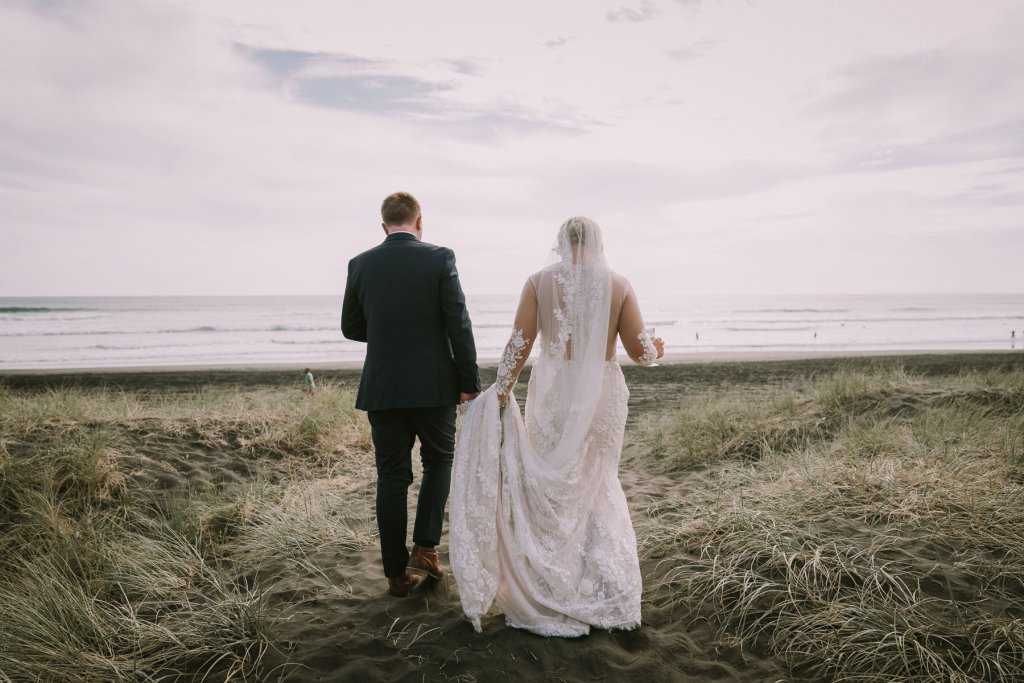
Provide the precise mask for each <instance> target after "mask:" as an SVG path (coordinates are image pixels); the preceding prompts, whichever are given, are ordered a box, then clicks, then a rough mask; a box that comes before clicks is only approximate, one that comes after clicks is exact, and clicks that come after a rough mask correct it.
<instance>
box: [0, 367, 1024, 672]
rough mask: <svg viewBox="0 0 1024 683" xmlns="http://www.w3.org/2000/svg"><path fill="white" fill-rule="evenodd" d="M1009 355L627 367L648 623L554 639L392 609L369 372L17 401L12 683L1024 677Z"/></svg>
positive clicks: (7, 558) (6, 567)
mask: <svg viewBox="0 0 1024 683" xmlns="http://www.w3.org/2000/svg"><path fill="white" fill-rule="evenodd" d="M1015 358H1016V357H1011V356H995V355H991V356H982V355H976V356H950V357H948V358H943V357H928V358H924V357H922V358H918V359H903V360H878V361H875V360H865V359H858V360H847V361H823V360H814V361H794V362H787V363H732V364H729V363H719V364H707V365H678V366H673V365H665V366H663V367H660V368H656V369H654V370H648V369H644V368H640V369H630V368H626V369H625V370H626V375H627V379H628V381H629V382H630V390H631V412H632V415H631V422H630V424H629V427H628V428H627V436H626V438H627V448H626V450H625V451H624V455H623V467H622V474H621V476H622V478H623V483H624V487H625V488H626V489H627V495H629V496H630V504H631V509H632V511H633V515H634V524H635V526H636V529H637V538H638V542H639V544H640V557H641V566H642V568H643V570H644V575H645V576H644V598H643V599H644V605H643V610H644V625H643V627H642V628H641V629H639V630H638V631H635V632H630V633H628V634H616V633H603V632H596V633H594V634H592V635H591V636H589V637H588V638H586V639H581V640H570V641H558V642H552V641H544V643H543V645H541V644H540V643H539V642H538V640H537V639H536V638H535V637H534V636H531V635H530V634H524V633H522V632H520V631H517V630H516V629H507V628H504V627H503V626H502V625H501V620H500V617H498V616H497V615H494V616H493V617H492V618H490V621H489V622H488V623H489V626H488V628H487V629H485V633H484V634H481V635H480V636H473V635H472V632H471V628H470V627H469V626H468V625H467V624H466V623H464V621H463V620H462V618H461V609H460V607H459V602H458V594H457V587H456V586H455V585H454V584H453V583H445V582H440V584H439V585H436V586H434V587H433V589H426V590H424V591H421V592H419V593H418V594H417V596H415V597H410V598H408V599H405V600H398V601H395V600H392V599H389V598H388V597H387V595H386V593H385V592H384V588H383V586H382V580H381V577H380V569H379V555H378V550H377V548H376V529H375V523H374V518H373V491H374V466H373V455H372V447H371V442H370V435H369V428H368V425H367V422H366V419H365V416H363V415H362V414H360V413H358V412H357V411H355V410H354V408H353V403H354V393H353V389H352V386H353V384H354V378H355V376H354V375H353V376H344V377H341V376H339V378H338V379H337V381H335V380H333V379H331V378H323V379H322V380H321V386H320V387H319V388H318V390H317V391H316V392H315V393H314V394H306V393H304V392H302V391H301V389H300V388H298V387H297V386H295V382H294V379H295V378H294V377H293V376H292V373H280V375H279V376H278V375H273V374H267V375H264V376H262V377H248V378H245V379H246V381H247V383H246V384H244V385H236V384H234V383H233V381H231V380H222V381H214V382H208V377H209V373H205V372H203V373H196V374H194V375H190V374H188V373H184V372H183V373H180V374H174V373H171V374H170V375H167V374H158V373H153V374H152V375H143V374H134V375H132V377H131V382H132V383H133V384H131V386H129V387H128V388H118V386H117V385H116V384H115V383H113V382H111V383H110V384H105V383H106V382H107V380H108V379H110V378H113V379H117V376H116V375H110V376H107V377H105V378H104V383H103V385H100V384H101V383H99V382H97V381H96V380H95V379H93V378H85V379H84V380H82V381H83V382H85V381H91V382H94V385H91V386H85V385H83V384H82V383H81V382H79V383H76V382H69V383H67V384H66V385H64V384H62V383H61V382H60V381H59V379H53V378H47V379H46V380H45V381H39V382H38V383H37V384H34V383H33V381H31V380H24V379H19V380H18V382H20V384H19V383H14V386H8V385H6V384H4V383H2V382H0V682H4V681H8V680H10V681H20V680H67V681H81V682H83V683H92V682H99V681H117V680H132V681H136V680H138V681H175V680H180V681H202V680H208V681H214V680H217V681H221V680H252V681H256V680H259V681H264V680H289V681H314V680H324V679H330V678H331V677H334V678H336V679H345V678H351V679H366V680H376V679H390V678H401V679H402V680H488V679H489V677H494V676H501V677H508V678H511V679H516V678H517V677H518V678H519V679H523V680H534V679H537V678H544V677H545V676H548V677H551V676H556V677H557V678H561V679H564V680H592V679H595V678H605V679H608V680H615V679H616V678H615V677H619V676H627V677H632V678H634V679H642V678H646V679H649V680H671V679H673V678H674V677H680V676H690V677H691V678H692V679H702V678H703V679H707V680H742V681H761V680H792V681H858V682H860V681H863V682H866V683H874V682H875V681H878V682H881V681H975V680H983V681H1016V680H1022V679H1024V363H1022V362H1019V361H1017V360H1016V359H1015ZM238 376H240V375H239V374H238V373H235V374H233V375H231V377H238ZM274 378H277V379H274ZM204 382H206V384H205V385H203V383H204ZM670 399H671V400H670Z"/></svg>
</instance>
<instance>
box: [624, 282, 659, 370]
mask: <svg viewBox="0 0 1024 683" xmlns="http://www.w3.org/2000/svg"><path fill="white" fill-rule="evenodd" d="M619 339H621V340H622V346H623V348H624V349H626V354H627V355H628V356H629V357H630V359H631V360H632V361H633V362H634V363H639V364H640V365H651V364H652V363H654V362H655V361H656V360H658V359H659V358H661V357H662V356H664V355H665V344H664V342H662V341H661V339H660V338H659V337H653V338H652V337H651V336H650V335H649V334H647V332H646V331H645V330H644V318H643V316H642V315H641V314H640V302H638V301H637V298H636V293H635V292H634V291H633V286H632V285H631V284H629V281H627V282H626V297H625V299H624V300H623V302H622V310H621V311H620V313H619Z"/></svg>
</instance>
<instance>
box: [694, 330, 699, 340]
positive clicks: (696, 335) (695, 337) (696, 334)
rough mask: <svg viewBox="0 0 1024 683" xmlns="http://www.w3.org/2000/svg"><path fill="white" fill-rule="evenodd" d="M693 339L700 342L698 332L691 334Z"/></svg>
mask: <svg viewBox="0 0 1024 683" xmlns="http://www.w3.org/2000/svg"><path fill="white" fill-rule="evenodd" d="M693 337H694V339H696V340H697V341H700V332H694V333H693Z"/></svg>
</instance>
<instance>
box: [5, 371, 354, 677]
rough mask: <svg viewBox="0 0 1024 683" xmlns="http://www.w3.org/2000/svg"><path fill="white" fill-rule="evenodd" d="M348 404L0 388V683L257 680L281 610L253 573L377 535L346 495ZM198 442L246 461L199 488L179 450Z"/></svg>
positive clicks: (253, 395) (287, 395)
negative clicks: (155, 469)
mask: <svg viewBox="0 0 1024 683" xmlns="http://www.w3.org/2000/svg"><path fill="white" fill-rule="evenodd" d="M352 404H353V395H352V391H351V390H350V389H348V388H346V387H342V386H334V385H331V384H329V383H328V384H326V385H325V386H322V387H320V388H319V389H318V391H317V392H316V393H315V394H312V395H307V394H304V393H301V392H299V391H297V390H296V391H289V390H285V391H282V390H281V389H279V388H273V389H270V388H268V389H265V390H239V389H234V388H230V387H227V388H214V389H209V390H201V391H192V392H179V393H174V394H166V393H160V392H156V393H153V394H146V393H145V392H130V393H129V392H123V391H118V390H116V389H82V388H75V387H68V388H58V389H49V390H45V391H41V392H19V391H12V390H8V389H5V388H2V387H0V435H2V436H0V612H2V615H0V672H3V675H2V676H0V680H5V679H6V680H62V681H82V682H93V681H95V682H99V681H103V682H107V681H115V680H133V681H134V680H143V681H156V680H161V681H163V680H203V679H209V680H235V679H245V680H265V679H264V676H265V675H269V672H267V671H264V668H263V666H262V663H263V660H264V655H265V654H266V653H267V651H268V649H269V648H271V647H272V646H273V642H274V632H275V623H276V622H277V621H279V620H280V619H281V618H282V613H283V612H284V611H285V609H284V608H283V607H282V606H281V605H274V604H273V603H274V601H273V600H272V599H271V598H270V596H269V591H270V589H271V587H272V584H273V580H274V578H275V577H274V576H272V575H270V576H261V577H260V578H261V579H262V581H260V580H252V579H251V577H252V576H253V575H254V572H255V573H258V571H257V570H258V569H259V567H261V566H262V565H263V564H264V563H265V561H266V560H267V559H268V558H273V560H274V561H275V562H278V563H280V561H281V560H282V558H283V559H285V560H290V561H292V562H294V563H298V564H302V565H305V566H311V563H310V561H309V559H308V558H309V556H310V553H312V552H314V551H322V550H324V549H331V548H334V549H348V548H353V547H364V546H366V545H368V544H371V543H373V542H374V537H373V531H372V518H371V517H370V513H369V508H368V505H367V503H366V501H365V500H364V499H359V498H356V499H353V497H352V496H350V495H345V491H346V488H347V485H348V484H350V483H351V482H354V481H364V480H366V479H367V478H368V477H369V475H368V474H367V472H368V468H372V459H371V458H368V457H367V449H368V444H369V435H368V430H367V428H366V426H365V419H363V418H362V417H361V416H359V415H357V413H356V412H355V410H354V409H353V407H352ZM154 443H155V444H157V445H161V444H163V446H164V448H165V451H164V452H163V455H166V456H168V457H167V458H166V459H165V460H163V461H162V462H160V463H155V459H156V458H155V457H154V456H159V455H160V454H161V453H160V452H159V451H157V452H154V451H153V450H152V449H153V448H154ZM140 449H141V450H142V451H146V452H145V453H142V452H140ZM183 449H184V455H183ZM204 453H207V454H209V455H210V457H209V458H208V459H207V462H208V464H209V467H210V468H214V469H216V468H218V467H222V466H224V465H228V466H230V465H231V463H232V461H235V462H244V463H246V471H247V472H252V473H253V476H252V477H251V478H248V479H246V480H244V481H243V482H242V483H241V484H239V485H236V486H223V485H217V484H211V483H209V480H208V478H207V480H205V481H206V483H205V484H204V483H202V482H200V484H198V485H197V484H196V482H195V481H192V480H191V477H190V476H189V475H190V474H193V475H194V474H195V470H194V464H193V463H190V462H186V461H187V460H195V459H196V458H197V457H199V456H201V455H203V454H204ZM175 459H177V460H178V461H179V462H177V463H175V462H173V461H174V460H175ZM154 464H159V465H160V466H161V467H162V468H163V469H162V474H163V477H162V479H153V478H147V477H146V476H143V475H145V474H146V469H147V467H148V466H153V465H154ZM175 465H180V466H181V468H183V469H181V471H178V472H176V471H175ZM157 483H159V484H160V485H159V486H155V485H154V484H157ZM364 498H365V496H364Z"/></svg>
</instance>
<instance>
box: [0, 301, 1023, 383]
mask: <svg viewBox="0 0 1024 683" xmlns="http://www.w3.org/2000/svg"><path fill="white" fill-rule="evenodd" d="M517 302H518V296H511V297H509V296H471V297H469V298H468V305H469V310H470V316H471V317H472V320H473V328H474V332H475V335H476V340H477V349H478V355H479V357H480V358H481V359H484V360H495V359H497V358H498V357H500V355H501V351H502V349H503V348H504V345H505V342H506V341H507V339H508V336H509V333H510V332H511V324H512V319H513V314H514V312H515V306H516V304H517ZM641 304H642V305H643V307H644V317H645V319H646V321H647V325H648V326H653V327H655V328H656V329H657V334H658V335H659V336H661V337H662V338H663V339H664V340H665V342H666V349H667V352H668V353H685V354H693V355H697V356H699V355H700V354H705V353H706V354H709V355H711V354H714V355H716V356H719V355H722V354H728V353H733V352H735V353H742V352H762V353H770V352H808V353H815V352H843V351H850V352H862V351H893V352H910V351H943V350H948V351H967V350H1009V349H1012V348H1018V349H1021V350H1024V295H1021V294H945V295H908V294H886V295H800V296H797V295H792V296H768V295H746V296H679V297H674V298H672V297H666V298H663V299H661V300H651V299H648V300H646V301H642V302H641ZM340 313H341V297H340V296H244V297H216V296H211V297H38V298H28V297H15V298H0V370H16V369H18V370H20V369H58V368H102V367H133V366H134V367H138V366H182V365H211V366H224V365H263V364H306V363H308V364H310V365H320V364H328V363H340V362H359V361H361V360H362V358H363V353H364V344H361V343H357V342H352V341H349V340H347V339H345V338H344V337H342V335H341V331H340V329H339V321H340Z"/></svg>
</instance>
